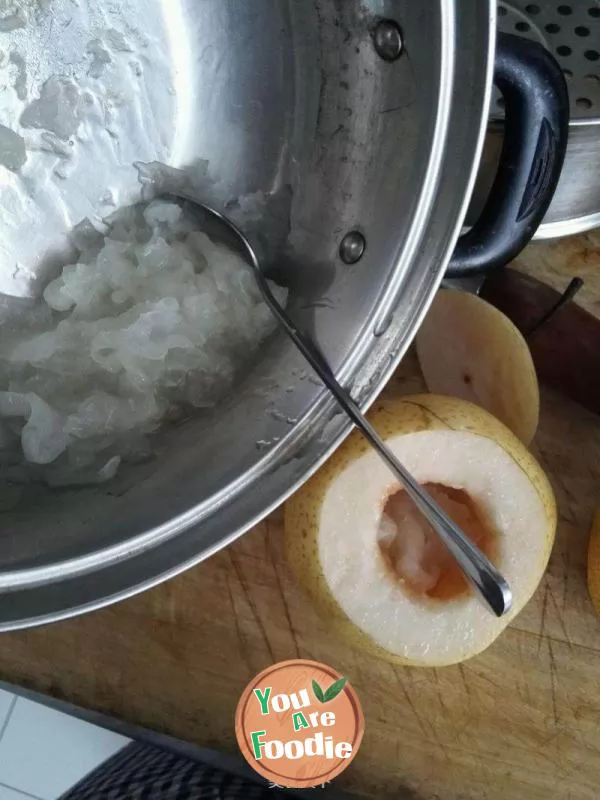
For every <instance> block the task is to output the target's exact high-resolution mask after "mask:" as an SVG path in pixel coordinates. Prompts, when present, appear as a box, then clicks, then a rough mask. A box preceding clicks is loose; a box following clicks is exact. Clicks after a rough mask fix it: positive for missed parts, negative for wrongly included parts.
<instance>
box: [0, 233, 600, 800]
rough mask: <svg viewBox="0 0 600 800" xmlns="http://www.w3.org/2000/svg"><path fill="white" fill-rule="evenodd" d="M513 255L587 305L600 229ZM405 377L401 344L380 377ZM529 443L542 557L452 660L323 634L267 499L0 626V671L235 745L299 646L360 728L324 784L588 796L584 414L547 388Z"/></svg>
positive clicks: (384, 793)
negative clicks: (194, 561) (553, 524)
mask: <svg viewBox="0 0 600 800" xmlns="http://www.w3.org/2000/svg"><path fill="white" fill-rule="evenodd" d="M520 267H521V268H524V269H527V271H529V272H531V273H532V274H535V275H536V276H537V277H539V278H541V279H543V280H545V279H548V280H550V281H552V282H553V283H554V285H556V286H558V287H561V286H562V287H564V284H565V283H566V282H568V280H569V279H570V278H571V277H573V275H574V274H577V273H579V272H584V273H586V274H584V277H587V278H588V279H589V282H588V286H587V288H586V290H585V292H584V295H583V302H584V304H585V305H586V307H587V308H588V309H591V310H592V311H594V312H598V310H599V309H600V269H598V268H599V267H600V237H598V236H586V237H578V238H577V239H573V240H571V241H569V242H566V243H563V244H561V245H543V246H540V245H535V246H532V247H531V248H530V249H529V250H528V251H527V252H526V254H525V255H524V256H523V257H522V258H521V259H520ZM599 316H600V313H599ZM599 379H600V376H599ZM420 388H421V384H420V378H419V376H418V374H417V367H416V364H415V362H414V360H413V359H410V358H409V359H407V360H406V362H405V364H404V365H403V366H402V367H401V369H400V370H399V371H398V374H397V375H396V377H395V378H394V379H393V380H392V382H391V384H390V386H389V387H388V389H387V391H388V392H389V393H392V394H393V393H406V392H407V391H418V390H420ZM535 450H536V453H537V456H538V457H539V459H540V461H541V463H542V465H543V466H544V467H545V469H546V470H547V472H548V474H549V475H550V478H551V480H552V483H553V485H554V488H555V490H556V494H557V498H558V503H559V508H560V525H559V530H558V536H557V541H556V545H555V548H554V552H553V555H552V560H551V563H550V566H549V569H548V572H547V575H546V577H545V579H544V581H543V583H542V585H541V586H540V588H539V591H538V592H537V594H536V595H535V597H534V599H533V600H532V601H531V603H530V604H529V605H528V606H527V608H526V609H525V611H524V612H523V613H522V614H521V615H520V616H519V617H518V618H517V619H516V620H515V621H514V623H513V624H512V626H511V627H510V629H509V630H508V631H507V632H506V633H505V634H504V635H503V636H502V637H501V638H500V639H499V641H497V643H496V644H494V645H493V646H492V647H491V648H490V649H489V650H488V651H487V652H486V653H484V654H483V655H482V656H479V657H478V658H475V659H473V660H471V661H469V662H467V663H466V664H464V665H461V666H457V667H447V668H444V669H431V670H419V669H409V668H402V667H393V666H390V665H389V664H386V663H385V662H383V661H380V660H377V659H374V658H370V657H369V656H366V655H364V654H362V653H359V652H356V651H354V650H352V649H350V648H349V647H348V646H346V645H345V644H344V643H343V642H341V641H339V640H338V639H337V638H336V636H335V633H332V632H331V631H329V630H328V629H327V627H326V625H325V624H324V622H323V621H322V620H320V619H319V618H318V617H317V616H316V614H315V613H314V612H313V611H312V609H311V607H310V606H309V604H308V602H307V601H306V600H305V599H304V597H303V596H302V595H301V594H300V592H299V591H298V589H297V588H296V587H295V586H294V585H293V583H292V581H291V579H290V576H289V574H288V571H287V569H286V566H285V562H284V557H283V552H282V529H281V514H280V513H276V514H274V515H273V516H272V517H271V518H270V519H269V520H268V521H267V522H265V523H263V524H261V525H259V526H258V527H257V528H256V529H254V530H253V531H252V532H251V533H249V534H248V535H246V536H245V537H244V538H243V539H242V540H241V541H239V542H238V543H237V544H236V545H234V546H232V547H230V548H229V549H228V550H226V551H225V552H222V553H220V554H218V555H217V556H215V557H214V558H212V559H211V560H210V561H208V562H206V563H204V564H202V565H200V566H199V567H197V568H195V569H193V570H191V571H190V572H188V573H187V574H185V575H183V576H181V577H180V578H178V579H175V580H173V581H171V582H170V583H167V584H166V585H164V586H161V587H159V588H158V589H155V590H154V591H151V592H148V593H146V594H144V595H142V596H140V597H137V598H135V599H133V600H130V601H127V602H124V603H121V604H120V605H117V606H114V607H112V608H110V609H108V610H105V611H102V612H98V613H95V614H91V615H89V616H86V617H84V618H81V619H77V620H74V621H71V622H66V623H62V624H59V625H54V626H51V627H47V628H44V629H40V630H34V631H27V632H24V633H16V634H9V635H4V636H3V637H2V639H1V640H0V644H1V647H0V677H2V678H4V679H6V680H8V681H12V682H14V683H17V684H21V685H24V686H27V687H30V688H34V689H37V690H40V691H44V692H48V693H49V694H51V695H54V696H56V697H59V698H63V699H66V700H69V701H71V702H73V703H76V704H79V705H82V706H86V707H88V708H93V709H96V710H99V711H103V712H105V713H108V714H112V715H114V716H117V717H120V718H123V719H125V720H129V721H131V722H135V723H138V724H141V725H145V726H148V727H151V728H155V729H157V730H159V731H163V732H168V733H170V734H173V735H175V736H178V737H181V738H183V739H187V740H191V741H194V742H197V743H198V744H202V745H208V746H214V747H216V748H220V749H223V750H231V751H232V752H234V751H236V745H235V740H234V725H233V718H234V712H235V707H236V704H237V701H238V698H239V696H240V694H241V692H242V690H243V689H244V687H245V684H246V683H247V681H248V680H249V679H250V678H251V677H252V676H253V675H255V674H256V673H257V672H258V671H259V670H262V669H263V668H264V667H266V666H267V665H269V664H271V663H273V662H274V661H279V660H283V659H287V658H294V657H302V658H312V659H316V660H318V661H324V662H327V663H328V664H330V665H332V666H333V667H335V668H336V669H338V670H340V671H341V672H342V673H344V674H346V675H348V676H349V677H350V679H351V681H352V683H353V685H354V686H355V688H356V689H357V691H358V694H359V696H360V698H361V700H362V703H363V707H364V712H365V718H366V735H365V739H364V743H363V746H362V749H361V751H360V753H359V755H358V757H357V758H356V760H355V761H354V762H353V764H352V765H351V767H350V769H349V770H348V771H347V773H346V774H345V775H344V776H343V777H342V778H341V779H339V781H338V782H336V783H338V785H339V786H340V787H342V786H343V787H345V788H347V789H348V790H350V791H355V792H357V793H360V794H362V795H364V796H367V797H372V798H404V797H406V798H415V799H416V798H423V800H434V798H443V800H459V798H460V800H467V798H473V799H475V798H477V800H482V799H483V798H487V799H488V800H507V799H508V800H512V799H513V798H526V799H527V800H537V799H538V798H539V799H540V800H542V798H543V800H550V799H554V798H556V799H557V800H558V798H560V800H567V799H568V798H571V799H572V800H580V799H581V800H583V798H586V799H587V798H589V800H592V798H594V800H595V798H597V797H598V794H599V791H598V783H599V781H600V620H599V619H598V618H597V616H596V615H595V613H594V611H593V609H592V604H591V602H590V600H589V598H588V594H587V589H586V579H585V570H586V548H587V540H588V533H589V527H590V524H591V519H592V515H593V512H594V510H595V509H596V507H597V506H598V505H600V418H597V417H594V416H593V415H591V414H590V413H588V412H585V411H583V410H582V409H581V408H579V407H578V406H576V405H574V404H573V403H570V402H569V401H567V400H564V399H562V398H560V397H558V396H556V395H554V394H552V393H550V392H545V393H544V396H543V402H542V419H541V425H540V430H539V434H538V437H537V439H536V445H535Z"/></svg>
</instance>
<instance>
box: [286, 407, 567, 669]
mask: <svg viewBox="0 0 600 800" xmlns="http://www.w3.org/2000/svg"><path fill="white" fill-rule="evenodd" d="M370 419H371V422H372V423H373V424H374V425H375V427H376V428H377V430H378V431H379V433H380V434H381V435H382V436H383V437H384V439H385V441H386V442H387V444H388V445H389V446H390V447H391V448H392V450H393V451H394V452H395V453H396V454H397V455H398V457H399V458H400V459H401V461H402V462H403V463H404V464H405V466H406V467H407V468H408V469H409V470H410V471H411V472H412V474H413V475H414V477H415V478H416V479H417V480H418V481H419V482H420V483H421V484H424V485H426V486H427V487H428V488H429V490H430V491H431V492H432V493H433V494H434V495H435V496H436V499H437V500H438V502H440V503H441V504H442V505H443V506H444V507H445V509H446V510H447V511H448V513H449V514H450V515H451V516H452V517H453V518H454V519H455V520H456V521H457V522H458V523H459V524H460V525H461V526H462V527H463V530H465V532H466V533H467V534H468V535H469V536H470V537H471V538H472V539H473V540H475V541H476V542H477V543H478V545H479V546H480V547H481V548H482V549H483V550H484V552H486V553H487V554H488V556H489V557H490V558H491V559H492V561H493V562H494V563H495V564H496V565H497V566H498V567H499V569H500V570H501V572H502V573H503V574H504V576H505V577H506V579H507V580H508V581H509V583H510V586H511V589H512V591H513V597H514V601H513V607H512V610H511V611H510V612H509V614H507V615H505V616H504V617H503V618H501V619H497V618H496V617H495V616H494V615H493V614H492V613H491V612H490V611H489V610H488V609H487V608H486V607H485V606H484V605H483V604H482V602H481V600H480V599H479V598H478V597H477V596H476V595H475V594H474V592H473V590H472V588H471V587H470V586H468V585H467V584H466V582H465V581H464V579H463V577H462V575H461V574H460V572H459V570H458V568H457V567H456V565H455V564H454V561H453V560H452V558H451V557H450V556H449V554H448V553H447V552H446V550H445V548H444V547H443V546H442V544H441V543H440V542H439V541H438V540H437V537H436V535H435V533H434V532H433V531H432V530H431V528H429V526H428V524H427V523H426V522H425V521H424V520H423V519H422V517H421V516H420V515H419V513H418V512H417V511H416V509H415V508H414V507H413V505H412V504H411V503H410V501H409V499H408V498H407V497H406V496H405V495H404V493H403V490H402V487H401V486H400V485H399V484H398V483H397V482H396V481H395V479H394V477H393V475H391V473H390V471H389V469H388V468H387V467H386V466H385V465H384V464H383V463H382V462H381V460H380V459H379V457H378V456H377V454H376V453H375V452H374V451H372V450H371V449H370V448H369V447H368V446H367V444H366V442H365V441H364V440H363V439H362V437H361V436H360V435H359V434H358V433H354V434H352V435H351V436H350V437H349V438H348V439H347V441H346V442H345V443H344V444H343V445H342V447H340V448H339V450H337V452H336V453H335V454H334V455H333V457H332V458H331V459H330V460H329V461H328V462H327V463H326V464H325V466H324V467H323V468H322V469H321V470H320V471H319V472H318V473H317V474H316V475H315V476H314V477H313V478H312V479H311V480H310V481H309V482H308V483H307V484H306V485H305V486H304V487H303V488H302V489H301V490H300V491H299V492H298V493H297V494H296V495H295V496H294V497H292V498H291V499H290V500H289V501H288V503H287V505H286V509H285V534H286V548H287V557H288V561H289V564H290V567H291V568H292V570H293V571H294V572H295V574H296V575H297V577H298V579H299V581H300V583H301V584H302V585H303V586H304V588H305V589H306V590H307V592H308V594H309V595H310V596H311V597H312V599H313V600H314V602H315V603H316V605H317V607H318V609H319V610H320V611H321V612H322V614H323V616H324V618H325V619H326V620H328V621H329V622H330V623H331V624H332V625H333V626H334V627H335V628H336V630H337V631H339V632H340V633H341V634H342V635H344V636H346V637H347V638H349V639H350V641H351V642H352V643H353V644H354V645H357V646H360V647H364V648H366V649H367V650H369V651H371V652H372V653H378V654H379V655H381V656H383V657H385V658H388V659H390V660H392V661H397V662H400V663H405V664H411V665H415V666H416V665H422V666H442V665H445V664H453V663H457V662H460V661H463V660H464V659H467V658H469V657H471V656H474V655H475V654H477V653H479V652H481V651H482V650H484V649H485V648H486V647H488V645H490V644H491V643H492V642H493V641H494V640H495V639H496V637H497V636H498V635H499V634H500V633H501V632H502V630H503V629H504V628H505V627H506V625H507V624H508V623H509V621H510V620H511V619H512V618H513V617H514V615H515V614H517V613H518V612H519V611H520V610H521V609H522V608H523V606H524V605H525V604H526V603H527V601H528V600H529V599H530V597H531V595H532V594H533V592H534V591H535V589H536V587H537V585H538V583H539V581H540V579H541V577H542V575H543V572H544V570H545V568H546V565H547V562H548V558H549V556H550V551H551V548H552V543H553V540H554V533H555V528H556V505H555V501H554V495H553V493H552V489H551V487H550V484H549V482H548V480H547V478H546V476H545V475H544V473H543V471H542V470H541V468H540V466H539V465H538V464H537V462H536V461H535V460H534V458H533V457H532V456H531V454H530V453H529V452H528V451H527V450H526V448H525V447H524V446H523V444H522V443H521V442H520V441H519V440H518V439H517V438H516V437H515V436H514V435H513V434H512V433H511V432H510V431H509V430H508V429H507V428H506V427H505V426H504V425H503V424H502V423H500V422H499V421H498V420H496V419H495V418H494V417H492V416H491V415H490V414H488V413H487V412H485V411H483V410H482V409H480V408H478V407H476V406H475V405H473V404H471V403H468V402H466V401H463V400H458V399H455V398H447V397H439V396H434V395H416V396H413V397H408V398H405V399H403V400H393V401H387V402H382V403H379V404H378V405H376V406H375V408H374V409H373V410H372V412H371V413H370Z"/></svg>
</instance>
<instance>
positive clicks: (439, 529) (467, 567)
mask: <svg viewBox="0 0 600 800" xmlns="http://www.w3.org/2000/svg"><path fill="white" fill-rule="evenodd" d="M179 199H185V200H186V201H189V202H190V203H191V204H192V205H196V206H198V207H199V208H200V209H202V210H203V211H204V212H206V213H207V214H209V215H210V216H211V217H212V218H214V219H216V220H218V221H219V222H220V223H222V224H223V225H224V226H226V228H227V229H228V230H229V232H230V233H233V235H234V237H235V239H236V240H237V242H238V244H239V245H241V250H242V252H243V253H244V255H245V257H246V259H247V261H248V264H249V265H250V266H251V267H252V270H253V272H254V277H255V278H256V282H257V283H258V286H259V288H260V290H261V292H262V294H263V296H264V299H265V301H266V302H267V304H268V306H269V307H270V309H271V311H272V312H273V314H274V315H275V316H276V317H277V319H278V320H279V322H280V323H281V325H282V327H283V328H284V329H285V331H286V333H287V334H288V336H289V337H290V339H291V340H292V341H293V342H294V344H295V345H296V347H297V348H298V349H299V350H300V352H301V353H302V355H303V356H304V358H305V359H306V360H307V361H308V363H309V364H310V365H311V367H312V368H313V369H314V371H315V372H316V373H317V375H318V376H319V378H320V379H321V380H322V381H323V383H324V384H325V386H326V387H327V388H328V389H329V391H330V392H331V394H332V395H333V396H334V397H335V399H336V400H337V402H338V404H339V405H340V407H341V408H342V409H343V410H344V411H345V412H346V414H347V415H348V417H350V419H351V420H352V422H353V423H354V425H355V426H356V427H357V428H358V429H359V431H360V432H361V433H362V434H363V436H364V437H365V439H366V440H367V441H368V442H369V444H370V445H371V446H372V447H373V448H374V449H375V450H376V451H377V452H378V454H379V455H380V456H381V458H382V459H383V461H385V463H386V464H387V465H388V467H389V468H390V470H391V471H392V472H393V473H394V475H395V476H396V477H397V478H398V480H399V481H400V483H402V484H403V486H404V489H405V491H406V493H407V495H408V496H409V497H410V498H411V500H412V501H413V503H414V504H415V505H416V506H417V508H418V509H419V511H420V512H421V513H422V514H423V516H424V517H425V519H426V520H427V521H428V522H429V524H430V525H431V527H432V528H433V529H434V531H435V532H436V533H437V534H438V536H439V537H440V539H441V540H442V541H443V542H444V544H445V545H446V547H447V548H448V550H449V551H450V553H451V554H452V556H453V557H454V558H455V560H456V562H457V563H458V565H459V567H460V568H461V570H462V571H463V573H464V575H465V576H466V578H467V579H468V580H469V581H470V583H471V584H472V585H473V586H474V587H475V589H476V590H477V592H478V593H479V595H480V596H481V597H482V599H483V600H484V602H485V603H486V604H487V605H488V606H489V608H490V609H491V610H492V611H493V612H494V614H495V615H496V616H497V617H501V616H502V615H503V614H506V612H507V611H508V610H509V609H510V607H511V605H512V592H511V589H510V587H509V585H508V583H507V581H506V580H505V579H504V578H503V577H502V575H501V574H500V572H499V571H498V570H497V569H496V568H495V567H494V565H493V564H492V563H491V561H490V560H489V559H488V558H487V557H486V556H485V555H484V554H483V553H482V552H481V550H480V549H479V548H478V547H477V546H476V545H475V544H473V542H471V540H470V539H469V538H468V537H467V536H466V534H465V533H464V532H463V531H462V530H461V529H460V528H459V527H458V525H456V523H454V522H453V521H452V520H451V519H450V517H449V516H448V515H447V514H446V512H445V511H444V510H443V509H442V508H441V507H440V506H439V505H438V503H436V501H435V500H434V499H433V497H432V496H431V495H430V494H429V492H427V491H426V490H425V489H424V488H423V487H422V486H421V485H420V484H419V483H417V481H416V480H415V479H414V478H413V477H412V475H411V474H410V473H409V472H408V471H407V470H406V469H405V467H404V466H403V465H402V464H401V462H400V461H399V460H398V459H397V458H396V456H395V455H394V454H393V453H392V452H391V450H390V449H389V448H388V447H387V446H386V445H385V444H384V442H383V440H382V439H381V438H380V437H379V434H378V433H377V432H376V431H375V429H374V428H373V426H372V425H371V424H370V422H369V421H368V420H367V419H366V417H365V416H364V415H363V413H362V412H361V410H360V409H359V407H358V406H357V405H356V403H355V402H354V400H353V399H352V397H351V396H350V394H349V393H348V392H347V391H346V389H344V387H343V386H341V384H340V383H339V382H338V380H337V378H336V377H335V375H334V374H333V372H332V370H331V368H330V367H329V364H328V363H327V361H326V360H325V358H324V356H323V355H322V354H321V352H320V350H319V348H318V347H317V345H316V344H315V343H314V342H313V341H312V339H311V338H310V337H309V336H307V335H306V333H304V332H303V331H301V330H300V329H299V328H297V327H296V325H295V324H294V322H293V321H292V320H291V318H290V317H289V316H288V314H287V312H286V311H285V310H284V309H283V308H282V307H281V306H280V305H279V302H278V301H277V300H276V298H275V297H274V295H273V293H272V291H271V289H270V287H269V283H268V281H267V279H266V278H265V276H264V274H263V271H262V269H261V266H260V262H259V260H258V257H257V255H256V253H255V251H254V248H253V247H252V245H251V244H250V242H249V241H248V239H247V238H246V236H245V235H244V234H243V233H242V231H241V230H240V229H239V228H238V227H237V225H236V224H235V223H234V222H232V221H231V220H230V219H228V218H227V217H226V216H224V215H223V214H221V213H219V212H218V211H215V209H214V208H211V207H210V206H207V205H205V204H204V203H202V202H200V201H198V200H196V199H195V198H194V199H192V198H190V197H181V196H180V197H179Z"/></svg>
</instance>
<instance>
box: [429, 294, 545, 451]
mask: <svg viewBox="0 0 600 800" xmlns="http://www.w3.org/2000/svg"><path fill="white" fill-rule="evenodd" d="M416 344H417V354H418V356H419V363H420V365H421V371H422V372H423V377H424V378H425V383H426V384H427V388H428V389H429V391H430V392H435V393H437V394H444V395H450V396H451V397H461V398H462V399H463V400H470V401H471V402H472V403H475V404H476V405H478V406H480V407H481V408H484V409H485V410H486V411H489V412H490V413H491V414H493V415H494V416H495V417H496V418H497V419H499V420H500V421H501V422H504V424H505V425H506V426H507V427H508V428H510V429H511V431H512V432H513V433H514V434H515V435H516V436H518V437H519V439H520V440H521V441H522V442H523V443H524V444H526V445H527V446H529V445H530V444H531V441H532V439H533V437H534V436H535V432H536V430H537V426H538V422H539V416H540V390H539V384H538V379H537V375H536V372H535V366H534V364H533V359H532V358H531V353H530V351H529V347H528V346H527V342H526V341H525V339H524V338H523V336H522V334H521V333H520V331H519V330H518V329H517V328H516V327H515V325H513V323H512V322H511V321H510V320H509V319H508V317H507V316H505V315H504V314H503V313H502V312H501V311H498V309H497V308H494V306H492V305H490V304H489V303H487V302H486V301H485V300H482V299H481V298H480V297H477V296H476V295H473V294H468V293H467V292H460V291H455V290H452V289H443V290H442V291H440V292H438V294H437V296H436V298H435V300H434V301H433V304H432V306H431V308H430V310H429V312H428V314H427V316H426V318H425V321H424V323H423V325H422V326H421V329H420V331H419V333H418V335H417V340H416Z"/></svg>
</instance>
